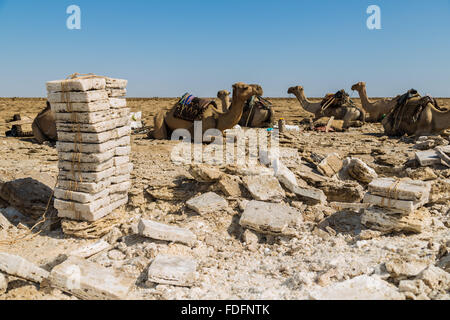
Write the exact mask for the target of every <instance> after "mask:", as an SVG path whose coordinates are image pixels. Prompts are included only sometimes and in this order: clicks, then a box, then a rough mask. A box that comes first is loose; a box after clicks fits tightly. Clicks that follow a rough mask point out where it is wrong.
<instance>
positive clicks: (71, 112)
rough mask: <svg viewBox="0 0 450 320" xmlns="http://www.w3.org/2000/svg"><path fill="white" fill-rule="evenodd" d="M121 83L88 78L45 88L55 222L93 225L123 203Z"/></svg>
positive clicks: (125, 124) (126, 125)
mask: <svg viewBox="0 0 450 320" xmlns="http://www.w3.org/2000/svg"><path fill="white" fill-rule="evenodd" d="M126 85H127V81H126V80H121V79H111V78H105V77H97V76H88V77H80V78H75V79H70V80H57V81H50V82H47V92H48V101H49V102H50V104H51V108H52V111H53V112H54V114H55V118H56V128H57V132H58V142H57V144H56V148H57V150H58V158H59V162H58V167H59V175H58V184H57V187H56V188H55V203H54V206H55V208H56V209H57V210H58V216H59V217H64V218H70V219H74V220H84V221H96V220H98V219H100V218H102V217H104V216H106V215H108V214H109V213H111V212H112V211H113V210H115V209H117V208H118V207H120V206H121V205H124V204H126V203H127V202H128V189H129V188H130V184H131V182H130V173H131V171H132V168H133V167H132V164H131V163H130V152H131V148H130V133H131V129H130V119H129V113H130V110H129V109H128V108H127V107H126V99H125V98H124V96H125V95H126Z"/></svg>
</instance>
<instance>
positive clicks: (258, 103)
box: [239, 96, 274, 127]
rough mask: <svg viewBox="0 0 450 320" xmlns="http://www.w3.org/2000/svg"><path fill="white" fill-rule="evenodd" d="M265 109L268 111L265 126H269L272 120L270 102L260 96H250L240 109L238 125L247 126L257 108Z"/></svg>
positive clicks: (272, 114) (272, 113)
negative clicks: (240, 115)
mask: <svg viewBox="0 0 450 320" xmlns="http://www.w3.org/2000/svg"><path fill="white" fill-rule="evenodd" d="M258 109H259V110H267V111H269V113H270V117H269V119H267V121H266V122H265V124H266V125H267V126H270V125H271V124H272V123H273V120H274V112H273V107H272V103H271V102H270V101H269V100H267V99H264V98H263V97H261V96H252V97H251V98H250V99H248V100H247V102H246V103H245V105H244V109H243V110H242V118H241V120H240V121H239V125H240V126H243V127H248V126H249V125H250V124H251V123H252V122H253V118H254V117H255V114H256V111H257V110H258Z"/></svg>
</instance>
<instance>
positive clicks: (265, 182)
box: [242, 175, 286, 202]
mask: <svg viewBox="0 0 450 320" xmlns="http://www.w3.org/2000/svg"><path fill="white" fill-rule="evenodd" d="M242 181H243V183H244V185H245V187H246V188H247V189H248V191H249V192H250V193H251V195H252V196H253V198H254V199H255V200H260V201H272V202H281V200H283V198H284V197H285V196H286V194H285V192H284V190H283V188H281V186H280V183H279V182H278V179H277V178H275V177H274V176H272V175H270V176H269V175H267V176H266V175H259V176H246V177H244V178H243V179H242Z"/></svg>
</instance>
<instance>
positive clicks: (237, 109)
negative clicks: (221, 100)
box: [217, 93, 246, 131]
mask: <svg viewBox="0 0 450 320" xmlns="http://www.w3.org/2000/svg"><path fill="white" fill-rule="evenodd" d="M245 101H246V100H245V99H243V98H242V97H237V96H235V94H234V93H233V100H232V103H231V106H230V108H229V109H228V111H227V112H226V113H225V114H224V115H223V116H222V117H220V118H219V120H218V124H217V129H219V130H220V131H223V130H227V129H231V128H233V127H234V126H235V125H237V124H238V123H239V120H241V117H242V111H243V110H244V105H245Z"/></svg>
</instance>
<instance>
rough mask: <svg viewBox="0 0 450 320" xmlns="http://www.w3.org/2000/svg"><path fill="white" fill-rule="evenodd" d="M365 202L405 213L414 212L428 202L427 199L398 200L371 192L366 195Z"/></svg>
mask: <svg viewBox="0 0 450 320" xmlns="http://www.w3.org/2000/svg"><path fill="white" fill-rule="evenodd" d="M363 202H364V203H370V204H371V205H374V206H378V207H383V208H387V209H390V210H391V211H392V212H399V211H400V212H403V213H405V214H410V213H413V212H414V211H415V210H416V209H418V208H420V207H422V206H423V205H425V204H426V203H427V200H421V201H410V200H398V199H391V198H384V197H380V196H376V195H373V194H370V193H366V195H365V196H364V200H363Z"/></svg>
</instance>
